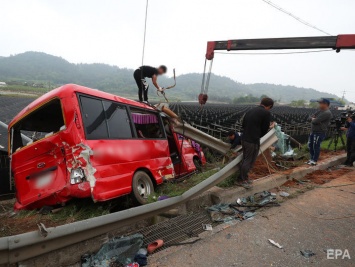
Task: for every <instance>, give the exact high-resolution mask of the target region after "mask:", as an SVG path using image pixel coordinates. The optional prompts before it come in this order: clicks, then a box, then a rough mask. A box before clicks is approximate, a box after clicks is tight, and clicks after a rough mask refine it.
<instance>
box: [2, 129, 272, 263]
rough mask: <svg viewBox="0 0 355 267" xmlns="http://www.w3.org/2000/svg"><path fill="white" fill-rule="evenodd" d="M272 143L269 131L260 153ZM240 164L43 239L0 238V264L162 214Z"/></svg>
mask: <svg viewBox="0 0 355 267" xmlns="http://www.w3.org/2000/svg"><path fill="white" fill-rule="evenodd" d="M276 141H277V137H276V135H275V130H274V129H272V130H271V131H269V132H268V133H267V134H266V135H265V136H264V137H263V138H262V139H261V147H260V148H261V151H265V150H266V149H267V148H268V147H270V146H271V145H272V144H273V143H275V142H276ZM241 160H242V155H239V156H238V157H237V158H236V159H234V160H233V161H232V162H230V163H229V164H227V165H226V166H225V167H224V168H223V169H221V170H220V171H218V172H217V173H215V174H214V175H212V176H211V177H209V178H207V179H206V180H204V181H203V182H201V183H199V184H198V185H196V186H194V187H192V188H191V189H189V190H188V191H186V192H185V193H183V194H182V195H181V196H177V197H173V198H169V199H166V200H163V201H158V202H155V203H151V204H147V205H144V206H139V207H135V208H131V209H127V210H123V211H120V212H116V213H112V214H108V215H104V216H100V217H96V218H92V219H88V220H84V221H78V222H74V223H70V224H65V225H61V226H58V227H51V228H47V231H48V234H47V236H46V237H43V236H41V235H40V233H39V231H33V232H28V233H24V234H20V235H14V236H8V237H2V238H0V264H11V263H16V262H20V261H23V260H26V259H30V258H33V257H36V256H39V255H42V254H45V253H47V252H50V251H54V250H57V249H61V248H64V247H66V246H69V245H72V244H75V243H78V242H82V241H85V240H88V239H90V238H94V237H97V236H100V235H102V234H105V233H107V232H110V231H112V230H115V229H118V228H119V227H122V226H126V225H129V224H132V223H134V222H137V221H139V220H142V219H145V218H149V217H152V216H154V215H157V214H160V213H162V212H165V211H167V210H169V209H171V208H173V207H175V206H177V205H180V204H183V203H185V202H186V201H188V200H190V199H191V198H193V197H195V196H197V195H199V194H201V193H203V192H204V191H206V190H208V189H209V188H211V187H213V186H214V185H216V184H218V183H220V182H221V181H223V180H224V179H225V178H227V177H229V176H230V175H232V174H233V173H235V172H236V171H237V168H238V167H237V165H238V163H240V162H241Z"/></svg>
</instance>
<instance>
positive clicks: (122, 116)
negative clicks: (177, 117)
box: [8, 84, 206, 209]
mask: <svg viewBox="0 0 355 267" xmlns="http://www.w3.org/2000/svg"><path fill="white" fill-rule="evenodd" d="M8 129H9V156H10V159H11V171H12V176H13V179H14V182H15V187H16V199H17V201H16V204H15V208H16V209H35V208H40V207H42V206H53V205H58V204H60V205H62V204H64V203H65V202H67V201H68V200H70V199H72V198H87V197H91V198H92V199H93V201H106V200H109V199H113V198H117V197H120V196H123V195H127V194H132V196H133V197H134V198H135V199H136V200H137V202H138V203H140V204H144V203H146V202H147V198H148V196H149V195H151V194H152V193H153V192H154V187H155V186H157V185H159V184H161V183H163V181H165V180H169V179H176V178H181V177H184V176H186V175H189V174H191V173H193V172H195V171H196V169H198V168H199V167H200V166H201V165H203V164H205V162H206V160H205V157H204V155H203V152H202V151H201V150H199V149H198V148H197V147H196V144H194V142H193V141H191V140H188V139H186V138H185V137H183V136H181V135H178V134H177V133H174V131H173V127H172V126H171V125H170V124H169V119H168V118H167V117H164V114H163V113H160V112H158V111H156V110H155V109H154V108H153V107H150V106H148V105H145V104H143V103H139V102H136V101H133V100H129V99H126V98H122V97H119V96H115V95H112V94H109V93H105V92H102V91H99V90H94V89H90V88H86V87H83V86H79V85H73V84H69V85H65V86H62V87H60V88H57V89H55V90H52V91H50V92H49V93H47V94H45V95H43V96H41V97H39V98H38V99H36V100H35V101H34V102H32V103H31V104H29V105H28V106H27V107H26V108H25V109H23V110H22V111H21V112H20V113H19V114H18V115H17V116H16V117H15V118H14V119H13V120H12V121H11V123H10V124H9V128H8ZM24 136H27V137H29V138H30V139H28V138H26V139H24V138H23V137H24ZM28 140H30V141H28Z"/></svg>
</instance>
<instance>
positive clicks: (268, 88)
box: [0, 52, 337, 102]
mask: <svg viewBox="0 0 355 267" xmlns="http://www.w3.org/2000/svg"><path fill="white" fill-rule="evenodd" d="M132 75H133V70H132V69H126V68H119V67H117V66H111V65H107V64H99V63H95V64H73V63H70V62H68V61H67V60H65V59H63V58H61V57H56V56H52V55H48V54H45V53H41V52H25V53H22V54H18V55H13V56H9V57H0V81H6V82H11V81H13V82H14V81H15V82H17V83H18V84H21V85H23V84H24V83H26V84H33V83H37V84H41V86H44V87H47V86H50V87H51V88H52V87H53V86H59V85H62V84H66V83H76V84H80V85H84V86H88V87H92V88H97V89H100V90H103V91H107V92H111V93H115V94H121V95H126V96H127V95H128V96H131V97H134V98H135V97H136V90H137V89H136V85H135V82H134V80H133V77H132ZM201 81H202V74H200V73H189V74H183V75H179V76H177V86H176V87H175V88H174V89H173V90H171V91H169V92H168V95H169V98H170V99H171V100H173V99H174V100H195V99H196V97H197V95H198V93H199V92H200V88H201ZM160 83H161V84H162V85H165V86H168V85H170V84H171V83H172V80H171V78H166V77H162V78H160ZM248 94H250V95H253V96H256V97H260V96H261V95H269V96H272V97H273V98H274V99H276V100H278V101H280V100H281V101H282V102H291V101H292V100H298V99H305V100H309V99H311V98H319V97H334V98H337V96H336V95H333V94H328V93H322V92H319V91H316V90H314V89H310V88H299V87H295V86H290V85H288V86H285V85H276V84H266V83H265V84H264V83H258V84H243V83H239V82H237V81H234V80H232V79H230V78H228V77H224V76H218V75H214V74H212V76H211V82H210V87H209V99H210V100H214V101H223V102H232V100H233V99H234V98H237V97H240V96H245V95H248ZM150 95H151V96H152V97H154V96H155V90H150Z"/></svg>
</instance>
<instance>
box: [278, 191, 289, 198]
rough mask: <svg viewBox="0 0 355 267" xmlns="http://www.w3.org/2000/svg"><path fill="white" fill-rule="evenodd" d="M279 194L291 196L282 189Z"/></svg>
mask: <svg viewBox="0 0 355 267" xmlns="http://www.w3.org/2000/svg"><path fill="white" fill-rule="evenodd" d="M279 194H280V196H282V197H289V196H290V194H289V193H287V192H285V191H281V192H280V193H279Z"/></svg>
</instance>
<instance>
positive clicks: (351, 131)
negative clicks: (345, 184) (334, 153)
mask: <svg viewBox="0 0 355 267" xmlns="http://www.w3.org/2000/svg"><path fill="white" fill-rule="evenodd" d="M341 130H343V131H346V130H347V132H346V152H347V153H346V154H347V155H346V161H345V165H348V166H351V167H352V166H353V162H354V160H355V158H354V153H355V116H354V115H351V116H348V117H347V119H346V123H345V127H342V128H341Z"/></svg>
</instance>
